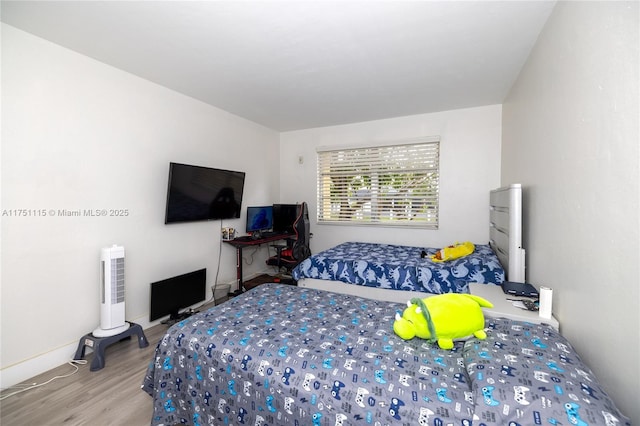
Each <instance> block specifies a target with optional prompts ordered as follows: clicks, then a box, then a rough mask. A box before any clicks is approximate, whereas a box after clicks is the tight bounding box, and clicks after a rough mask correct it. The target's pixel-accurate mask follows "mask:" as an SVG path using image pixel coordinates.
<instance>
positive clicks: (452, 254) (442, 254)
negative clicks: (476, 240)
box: [431, 241, 476, 262]
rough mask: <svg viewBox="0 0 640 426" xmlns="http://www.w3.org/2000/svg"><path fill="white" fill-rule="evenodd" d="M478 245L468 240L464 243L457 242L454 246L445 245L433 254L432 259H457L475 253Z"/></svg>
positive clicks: (438, 260) (441, 260) (443, 260)
mask: <svg viewBox="0 0 640 426" xmlns="http://www.w3.org/2000/svg"><path fill="white" fill-rule="evenodd" d="M475 249H476V246H474V245H473V243H471V242H469V241H466V242H464V243H455V244H454V245H452V246H449V247H445V248H443V249H440V250H438V251H437V252H436V254H434V255H432V256H431V260H432V261H434V262H446V261H447V260H453V259H457V258H459V257H464V256H467V255H470V254H471V253H473V251H474V250H475Z"/></svg>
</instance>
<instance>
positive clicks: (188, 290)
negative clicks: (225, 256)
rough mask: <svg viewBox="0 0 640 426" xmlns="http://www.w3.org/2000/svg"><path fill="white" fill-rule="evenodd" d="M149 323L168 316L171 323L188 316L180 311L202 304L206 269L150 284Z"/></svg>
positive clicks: (204, 292) (204, 297)
mask: <svg viewBox="0 0 640 426" xmlns="http://www.w3.org/2000/svg"><path fill="white" fill-rule="evenodd" d="M150 294H151V307H150V309H149V321H155V320H157V319H159V318H162V317H166V316H169V318H168V320H167V321H165V322H168V323H173V322H175V321H178V320H180V319H182V318H184V317H186V316H188V315H185V314H184V313H181V312H180V311H181V310H184V309H186V308H188V307H189V306H193V305H195V304H196V303H198V302H202V301H204V300H205V299H206V297H207V269H206V268H204V269H199V270H197V271H193V272H189V273H186V274H182V275H178V276H176V277H172V278H167V279H166V280H162V281H157V282H155V283H151V292H150Z"/></svg>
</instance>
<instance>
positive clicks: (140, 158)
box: [1, 24, 279, 387]
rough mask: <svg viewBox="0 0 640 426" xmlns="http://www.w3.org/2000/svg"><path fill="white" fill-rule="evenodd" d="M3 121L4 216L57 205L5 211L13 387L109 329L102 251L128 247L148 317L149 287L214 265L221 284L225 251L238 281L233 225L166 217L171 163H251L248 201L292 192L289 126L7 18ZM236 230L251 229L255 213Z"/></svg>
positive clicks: (139, 309) (134, 283)
mask: <svg viewBox="0 0 640 426" xmlns="http://www.w3.org/2000/svg"><path fill="white" fill-rule="evenodd" d="M2 124H3V126H2V206H1V209H2V211H3V212H5V211H12V210H15V209H30V210H36V209H37V210H39V209H44V211H45V212H47V216H46V217H40V216H34V213H32V215H31V216H30V217H15V215H14V216H12V215H11V214H9V215H8V216H7V215H3V216H2V217H1V219H2V282H1V285H2V288H1V290H2V314H1V315H2V316H1V323H2V333H1V335H2V348H1V363H2V386H3V387H5V386H7V385H10V384H12V383H15V382H16V381H19V380H22V379H26V378H28V377H31V376H33V375H35V374H36V373H40V372H42V371H45V370H47V369H49V368H51V367H53V366H57V365H60V364H62V363H63V362H64V361H66V360H68V359H70V358H71V357H72V356H73V354H74V352H75V347H76V345H77V343H78V341H79V339H80V337H82V336H83V335H84V334H86V333H88V332H90V331H92V330H93V329H94V328H95V327H97V325H98V323H99V295H98V278H99V269H98V265H99V256H100V248H102V247H105V246H109V245H112V244H114V243H117V244H121V245H123V246H124V247H125V250H126V314H127V319H128V320H133V321H136V322H139V323H141V324H142V325H143V326H144V325H145V324H147V323H148V321H147V320H148V311H149V283H151V282H153V281H157V280H160V279H163V278H168V277H170V276H174V275H177V274H180V273H184V272H189V271H191V270H194V269H198V268H202V267H206V268H207V272H208V277H207V281H208V286H209V287H210V286H211V285H213V283H214V279H215V274H216V269H217V267H218V264H219V262H218V257H219V255H220V254H221V261H220V273H219V277H218V282H233V281H234V280H235V264H236V262H235V251H234V250H233V248H232V247H230V246H228V245H224V246H222V248H221V245H220V226H221V223H220V221H211V222H199V223H190V224H176V225H168V226H167V225H164V208H165V197H166V186H167V176H168V165H169V162H170V161H176V162H184V163H190V164H198V165H204V166H211V167H220V168H226V169H231V170H241V171H245V172H246V173H247V176H246V182H245V193H244V201H243V210H244V208H245V207H246V206H247V205H248V204H258V205H261V204H264V203H270V202H272V200H275V199H277V197H278V192H279V188H278V185H279V180H278V178H279V174H278V173H279V172H278V167H277V164H278V161H279V158H278V143H279V141H278V133H276V132H274V131H272V130H269V129H267V128H264V127H262V126H259V125H257V124H255V123H252V122H249V121H247V120H244V119H241V118H239V117H237V116H234V115H231V114H229V113H226V112H224V111H221V110H219V109H216V108H213V107H211V106H209V105H206V104H203V103H201V102H199V101H196V100H194V99H192V98H188V97H185V96H183V95H180V94H177V93H175V92H172V91H170V90H168V89H165V88H163V87H160V86H158V85H155V84H153V83H150V82H148V81H146V80H142V79H140V78H138V77H135V76H133V75H131V74H127V73H125V72H122V71H120V70H117V69H115V68H112V67H109V66H106V65H104V64H102V63H99V62H96V61H94V60H92V59H90V58H88V57H86V56H82V55H79V54H77V53H75V52H72V51H70V50H66V49H63V48H61V47H59V46H57V45H54V44H52V43H49V42H47V41H44V40H42V39H39V38H37V37H34V36H32V35H29V34H27V33H25V32H22V31H20V30H17V29H15V28H13V27H10V26H7V25H5V24H3V25H2ZM247 152H251V153H252V154H251V155H250V156H247ZM60 209H68V210H76V209H82V210H84V209H107V210H109V209H127V210H128V212H129V214H128V216H126V217H60V216H59V215H58V214H57V212H58V210H60ZM50 210H52V211H54V212H55V214H54V215H53V216H51V214H50V213H49V211H50ZM224 226H235V227H237V228H239V229H241V230H244V212H243V217H242V218H241V219H238V220H230V221H225V223H224ZM263 250H265V253H264V254H263V255H262V256H261V253H258V254H257V255H256V256H255V259H254V264H253V265H250V266H245V273H246V275H250V274H251V273H252V272H254V271H256V270H262V269H264V261H263V259H262V258H261V257H264V258H266V249H263ZM247 257H249V256H247ZM209 295H210V292H209Z"/></svg>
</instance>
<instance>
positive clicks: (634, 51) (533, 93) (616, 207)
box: [502, 2, 640, 423]
mask: <svg viewBox="0 0 640 426" xmlns="http://www.w3.org/2000/svg"><path fill="white" fill-rule="evenodd" d="M639 46H640V43H639V37H638V3H637V2H633V3H630V2H629V3H624V2H559V3H558V5H557V6H556V8H555V10H554V12H553V14H552V15H551V17H550V18H549V21H548V22H547V24H546V27H545V29H544V31H543V32H542V34H541V35H540V37H539V40H538V42H537V45H536V46H535V48H534V49H533V52H532V54H531V56H530V57H529V59H528V62H527V64H526V65H525V67H524V68H523V70H522V72H521V74H520V76H519V78H518V80H517V81H516V83H515V85H514V86H513V88H512V89H511V92H510V94H509V96H508V98H507V100H506V101H505V103H504V105H503V129H504V130H503V151H502V182H503V183H507V182H512V181H519V182H522V184H523V186H524V188H525V196H524V198H525V217H526V224H527V226H526V228H525V235H524V239H525V246H526V248H527V263H528V279H529V280H530V281H531V282H533V283H535V284H538V285H546V286H550V287H552V288H553V289H554V308H553V311H554V313H555V315H556V316H557V317H558V319H559V320H560V323H561V331H562V333H563V334H564V335H566V336H567V337H568V338H569V340H570V341H571V342H573V344H574V345H575V346H576V348H577V350H578V353H580V354H581V355H582V357H583V359H584V360H585V361H586V362H587V364H588V365H590V366H591V367H592V369H593V370H594V372H595V373H596V375H597V376H598V377H599V378H600V380H601V381H602V383H603V384H604V385H605V387H606V389H607V391H608V392H609V393H610V394H611V395H612V396H613V397H614V399H615V400H616V401H617V403H618V404H619V408H620V409H621V410H622V411H623V412H624V413H625V414H626V415H628V416H631V419H632V422H633V423H638V422H639V421H640V406H639V405H638V390H639V389H640V372H639V371H640V351H639V349H638V345H639V342H640V316H639V314H638V312H639V310H638V303H639V302H640V298H639V291H638V289H639V287H640V278H639V277H640V275H639V272H640V271H639V268H638V264H639V260H640V259H639V258H640V252H639V249H638V247H639V243H640V238H639V231H638V229H639V226H638V221H639V218H640V210H639V207H638V199H639V191H640V188H639V174H638V168H639V167H638V165H639V157H638V156H639V150H638V146H639V142H638V141H639V140H640V137H639V132H638V126H639V124H638V114H639V111H638V100H639V98H640V95H639V90H638V81H639V75H638V58H639V52H638V47H639Z"/></svg>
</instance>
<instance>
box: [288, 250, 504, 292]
mask: <svg viewBox="0 0 640 426" xmlns="http://www.w3.org/2000/svg"><path fill="white" fill-rule="evenodd" d="M423 251H424V252H425V253H426V256H421V254H422V252H423ZM437 251H438V249H436V248H424V247H411V246H401V245H392V244H375V243H362V242H346V243H342V244H340V245H337V246H335V247H333V248H330V249H328V250H325V251H322V252H320V253H318V254H315V255H313V256H311V257H309V258H307V259H305V260H304V261H302V263H300V264H299V265H298V266H297V267H296V268H295V269H294V270H293V271H292V276H293V278H294V279H295V280H301V279H304V278H313V279H320V280H328V281H340V282H343V283H346V284H357V285H363V286H367V287H377V288H382V289H390V290H407V291H417V292H424V293H433V294H442V293H468V284H469V283H470V282H474V283H484V284H501V283H502V282H503V281H504V280H505V271H504V269H503V268H502V265H501V264H500V260H499V259H498V256H496V254H495V252H494V251H493V249H492V248H491V247H490V246H489V245H488V244H486V245H483V244H477V245H476V246H475V251H474V252H473V253H472V254H470V255H468V256H465V257H461V258H459V259H455V260H451V261H447V262H433V261H432V260H431V259H430V257H431V255H433V254H435V253H436V252H437Z"/></svg>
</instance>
